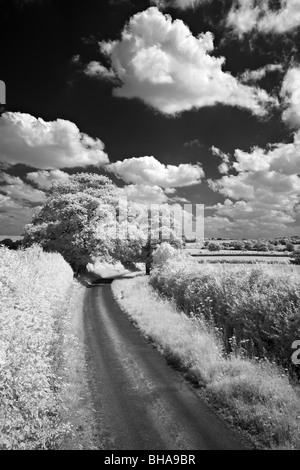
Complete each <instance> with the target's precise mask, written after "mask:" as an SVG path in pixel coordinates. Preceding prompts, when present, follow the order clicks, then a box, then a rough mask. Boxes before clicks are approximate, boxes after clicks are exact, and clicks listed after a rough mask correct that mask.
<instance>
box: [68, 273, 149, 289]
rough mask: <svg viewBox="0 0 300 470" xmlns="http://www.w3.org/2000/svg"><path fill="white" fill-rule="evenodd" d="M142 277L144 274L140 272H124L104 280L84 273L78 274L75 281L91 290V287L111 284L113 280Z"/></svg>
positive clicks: (92, 274)
mask: <svg viewBox="0 0 300 470" xmlns="http://www.w3.org/2000/svg"><path fill="white" fill-rule="evenodd" d="M143 275H144V273H143V272H142V271H133V272H126V273H124V274H119V275H115V276H109V277H105V278H104V277H100V276H99V275H97V274H95V273H92V272H85V273H82V274H79V275H78V276H77V277H76V279H77V281H78V282H80V284H81V285H83V286H84V287H87V288H91V287H99V286H101V285H103V284H111V283H112V282H113V281H114V280H115V279H131V278H134V277H136V276H143Z"/></svg>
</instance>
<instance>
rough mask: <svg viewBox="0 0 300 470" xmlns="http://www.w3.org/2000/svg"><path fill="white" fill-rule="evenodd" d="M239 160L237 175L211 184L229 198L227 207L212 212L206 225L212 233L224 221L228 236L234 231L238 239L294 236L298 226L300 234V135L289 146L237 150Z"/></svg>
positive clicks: (298, 133) (218, 206)
mask: <svg viewBox="0 0 300 470" xmlns="http://www.w3.org/2000/svg"><path fill="white" fill-rule="evenodd" d="M235 160H236V161H235V162H234V163H232V164H231V168H233V169H234V170H235V174H225V175H223V176H222V177H221V178H220V179H219V180H214V181H212V180H209V185H210V187H211V188H212V189H213V190H215V191H218V192H219V193H220V194H222V195H223V196H224V197H225V202H224V203H223V204H221V203H218V204H217V205H215V206H213V207H211V208H210V209H214V210H215V215H214V216H210V218H208V221H206V223H208V227H210V230H212V229H213V227H214V223H215V222H214V217H217V222H218V223H219V221H220V218H224V220H225V222H226V224H225V225H226V227H227V232H226V231H225V232H224V233H229V232H230V231H231V234H232V235H233V233H234V232H235V233H236V236H241V234H243V235H242V236H247V237H249V236H250V237H259V236H267V237H272V236H274V234H277V235H278V236H279V235H281V234H282V235H284V234H288V233H290V234H291V230H292V229H291V224H295V223H298V230H299V228H300V227H299V222H300V221H299V220H298V215H297V214H298V211H299V209H298V206H299V197H300V177H299V174H300V131H298V132H297V133H295V135H294V140H293V142H292V143H289V144H276V145H273V146H269V148H268V149H261V148H258V147H255V148H253V149H252V150H251V151H250V152H244V151H241V150H236V151H235ZM228 221H229V222H230V223H228ZM297 221H298V222H297ZM215 228H216V226H215ZM224 233H223V235H224Z"/></svg>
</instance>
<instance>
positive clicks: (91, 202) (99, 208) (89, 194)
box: [24, 173, 177, 273]
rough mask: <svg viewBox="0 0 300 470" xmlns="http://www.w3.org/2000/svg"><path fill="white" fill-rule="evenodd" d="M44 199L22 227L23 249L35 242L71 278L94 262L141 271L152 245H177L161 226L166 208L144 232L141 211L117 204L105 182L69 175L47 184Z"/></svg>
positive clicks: (134, 206)
mask: <svg viewBox="0 0 300 470" xmlns="http://www.w3.org/2000/svg"><path fill="white" fill-rule="evenodd" d="M46 195H47V198H46V203H45V204H44V206H43V207H42V208H41V210H40V211H39V212H38V213H37V214H36V215H35V216H34V217H33V219H32V222H31V224H28V225H27V226H26V227H25V235H24V245H25V246H29V245H31V244H33V243H39V244H40V245H41V246H42V247H43V248H44V249H45V250H47V251H57V252H59V253H61V254H62V255H63V256H64V258H65V259H66V261H68V262H69V263H70V265H71V266H72V268H73V269H74V271H75V272H77V273H78V272H79V271H80V270H82V269H84V268H85V266H86V265H87V263H91V262H93V260H94V259H95V258H100V259H102V260H103V261H106V262H111V263H114V262H116V261H120V262H121V263H122V264H124V265H127V266H128V265H130V264H132V263H135V262H138V261H146V262H147V263H148V264H146V267H147V266H149V256H150V258H151V252H152V251H153V247H154V246H156V245H157V243H160V242H161V241H162V240H163V239H164V238H169V239H171V241H172V240H173V241H174V242H175V240H177V237H176V235H175V230H174V228H173V227H171V226H170V223H169V225H168V223H167V222H170V215H169V213H168V211H167V207H165V208H162V210H161V211H160V212H159V213H158V214H156V216H153V217H152V220H151V227H150V228H149V218H148V210H147V208H146V206H144V205H138V204H133V203H130V202H129V203H127V201H126V202H125V201H123V200H122V198H121V197H120V196H121V192H120V189H119V188H118V187H117V186H116V185H115V184H114V183H113V182H112V181H111V180H110V179H109V178H107V177H104V176H100V175H95V174H90V173H80V174H76V175H72V176H70V177H69V178H68V180H67V181H60V182H55V183H53V184H52V186H51V188H50V189H49V190H48V191H47V194H46ZM124 205H126V207H124ZM125 209H126V210H125ZM150 261H151V259H150ZM150 264H151V263H150ZM147 269H148V268H147ZM148 270H149V269H148Z"/></svg>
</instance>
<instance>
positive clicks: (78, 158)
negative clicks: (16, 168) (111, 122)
mask: <svg viewBox="0 0 300 470" xmlns="http://www.w3.org/2000/svg"><path fill="white" fill-rule="evenodd" d="M0 161H2V162H5V163H9V164H11V165H13V164H16V163H23V164H25V165H28V166H32V167H34V168H38V169H57V168H67V167H68V168H70V167H76V166H81V167H84V166H88V165H97V166H98V165H103V164H104V163H107V162H108V161H109V160H108V157H107V154H106V153H105V152H104V144H103V142H102V141H101V140H100V139H93V138H92V137H90V136H88V135H87V134H84V133H82V132H80V130H79V129H78V127H77V126H76V125H75V124H74V123H73V122H70V121H66V120H63V119H57V120H56V121H44V120H43V119H41V118H38V119H36V118H35V117H33V116H31V115H30V114H23V113H5V114H4V115H3V116H2V117H1V118H0Z"/></svg>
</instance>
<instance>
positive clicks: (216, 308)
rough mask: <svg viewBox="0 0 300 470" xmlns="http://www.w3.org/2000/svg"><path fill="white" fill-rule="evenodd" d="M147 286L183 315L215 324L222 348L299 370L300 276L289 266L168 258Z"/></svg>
mask: <svg viewBox="0 0 300 470" xmlns="http://www.w3.org/2000/svg"><path fill="white" fill-rule="evenodd" d="M150 283H151V285H152V286H153V287H154V288H156V289H157V290H158V291H159V292H160V293H161V294H163V295H164V296H166V297H168V298H172V299H174V300H175V301H176V304H177V306H178V307H179V308H180V309H182V310H183V311H184V312H185V313H187V314H188V315H190V314H191V313H192V314H193V315H197V316H199V317H203V318H204V319H205V320H206V321H208V322H210V323H212V324H213V325H214V327H216V328H217V329H218V331H219V333H220V335H221V337H222V339H223V345H224V348H225V351H226V352H232V350H233V349H236V350H239V351H240V352H242V353H243V354H246V355H247V357H259V358H268V359H269V360H271V361H273V360H274V361H276V362H277V363H278V364H280V365H281V366H283V367H285V368H289V369H290V370H293V371H294V372H297V370H296V369H295V367H294V368H293V364H292V361H291V346H292V343H293V342H294V341H295V340H296V339H299V338H298V337H297V332H298V333H299V331H300V276H299V274H298V273H297V272H296V268H293V267H292V266H287V267H284V266H281V267H275V266H268V265H263V264H257V265H248V266H246V265H241V264H240V265H238V266H233V265H225V264H222V265H221V264H218V265H216V264H214V265H211V264H209V263H204V264H197V263H194V262H192V261H191V262H189V263H187V262H186V263H182V262H181V263H180V262H176V261H172V260H169V261H167V262H166V263H165V265H164V267H163V268H161V269H156V270H155V271H154V273H153V275H152V276H151V280H150Z"/></svg>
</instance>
